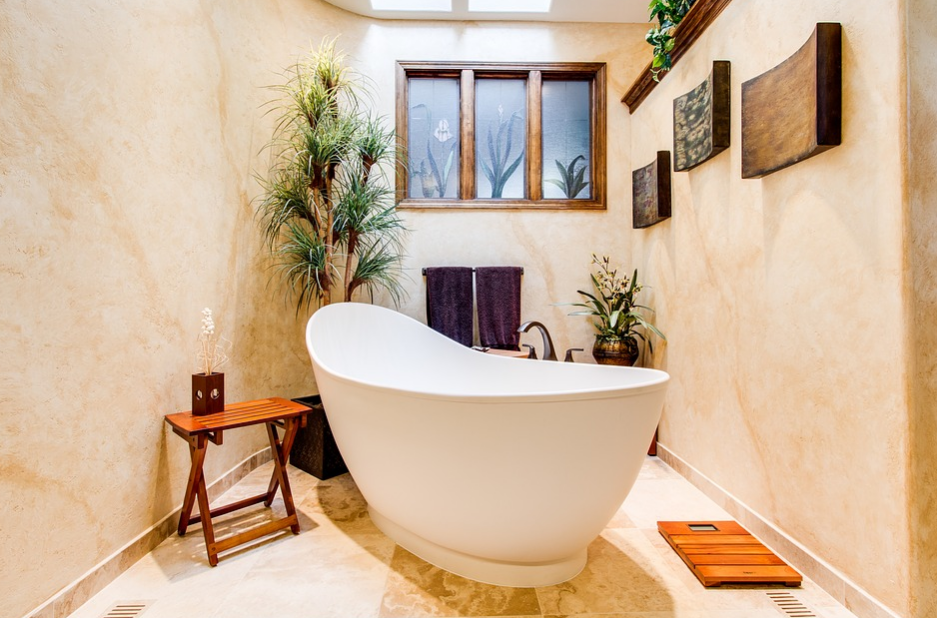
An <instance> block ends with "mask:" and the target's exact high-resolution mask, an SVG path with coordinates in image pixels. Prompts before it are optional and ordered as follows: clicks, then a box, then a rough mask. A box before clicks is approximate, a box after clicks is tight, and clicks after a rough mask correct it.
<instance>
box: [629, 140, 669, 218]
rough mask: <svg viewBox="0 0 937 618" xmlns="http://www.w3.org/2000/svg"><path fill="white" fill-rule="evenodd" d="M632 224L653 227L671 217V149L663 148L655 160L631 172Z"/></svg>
mask: <svg viewBox="0 0 937 618" xmlns="http://www.w3.org/2000/svg"><path fill="white" fill-rule="evenodd" d="M631 208H632V225H633V226H634V228H635V229H638V228H644V227H651V226H652V225H654V224H657V223H660V222H661V221H663V220H664V219H669V218H670V151H669V150H661V151H659V152H658V153H657V157H656V158H655V159H654V161H653V162H652V163H650V164H648V165H645V166H644V167H642V168H640V169H636V170H634V171H633V172H631Z"/></svg>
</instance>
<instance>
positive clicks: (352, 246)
mask: <svg viewBox="0 0 937 618" xmlns="http://www.w3.org/2000/svg"><path fill="white" fill-rule="evenodd" d="M357 245H358V232H356V231H355V230H348V247H347V251H346V252H345V253H346V255H345V302H351V293H352V292H354V291H355V288H354V286H353V285H352V283H353V282H352V280H351V263H352V262H353V261H354V259H355V251H357V250H358V247H357Z"/></svg>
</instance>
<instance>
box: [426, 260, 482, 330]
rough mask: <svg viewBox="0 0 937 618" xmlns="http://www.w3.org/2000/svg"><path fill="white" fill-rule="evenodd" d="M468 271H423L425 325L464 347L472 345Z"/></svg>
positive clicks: (445, 268)
mask: <svg viewBox="0 0 937 618" xmlns="http://www.w3.org/2000/svg"><path fill="white" fill-rule="evenodd" d="M472 309H473V306H472V269H471V268H468V267H462V266H439V267H431V268H427V269H426V323H427V324H429V327H430V328H432V329H433V330H435V331H437V332H440V333H442V334H443V335H445V336H447V337H449V338H450V339H454V340H456V341H458V342H459V343H461V344H462V345H465V346H471V345H472Z"/></svg>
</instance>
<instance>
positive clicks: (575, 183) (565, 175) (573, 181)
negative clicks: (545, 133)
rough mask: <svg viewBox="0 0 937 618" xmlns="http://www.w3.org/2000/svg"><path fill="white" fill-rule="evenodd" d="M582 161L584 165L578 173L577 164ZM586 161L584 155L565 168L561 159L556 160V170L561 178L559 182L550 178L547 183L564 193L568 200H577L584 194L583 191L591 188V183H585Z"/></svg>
mask: <svg viewBox="0 0 937 618" xmlns="http://www.w3.org/2000/svg"><path fill="white" fill-rule="evenodd" d="M580 159H582V161H583V164H582V167H580V168H579V170H578V171H577V170H576V163H578V162H579V160H580ZM585 160H586V158H585V157H584V156H583V155H579V156H578V157H576V158H575V159H573V160H572V161H570V162H569V165H566V166H564V165H563V163H562V162H561V161H560V160H559V159H555V163H556V168H557V169H558V170H559V172H560V178H559V180H557V179H556V178H548V179H547V182H549V183H550V184H553V185H556V186H557V187H559V188H560V191H562V192H563V195H565V196H566V197H567V198H569V199H574V198H576V196H578V195H579V194H580V193H582V191H583V189H585V188H586V187H588V186H589V183H588V182H585V177H586V164H585Z"/></svg>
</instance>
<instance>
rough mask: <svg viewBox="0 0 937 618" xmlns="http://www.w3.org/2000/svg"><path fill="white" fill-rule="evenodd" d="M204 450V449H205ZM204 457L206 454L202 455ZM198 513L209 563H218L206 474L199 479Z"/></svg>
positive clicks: (215, 564) (213, 564) (214, 564)
mask: <svg viewBox="0 0 937 618" xmlns="http://www.w3.org/2000/svg"><path fill="white" fill-rule="evenodd" d="M203 450H204V449H203ZM202 457H203V459H204V455H203V456H202ZM197 493H198V513H199V520H200V521H201V523H202V534H203V535H204V536H205V549H206V550H207V551H208V564H210V565H212V566H217V565H218V549H217V548H216V547H215V529H214V526H212V522H211V508H210V507H209V506H208V489H207V488H206V487H205V475H204V474H200V475H199V480H198V492H197Z"/></svg>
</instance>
